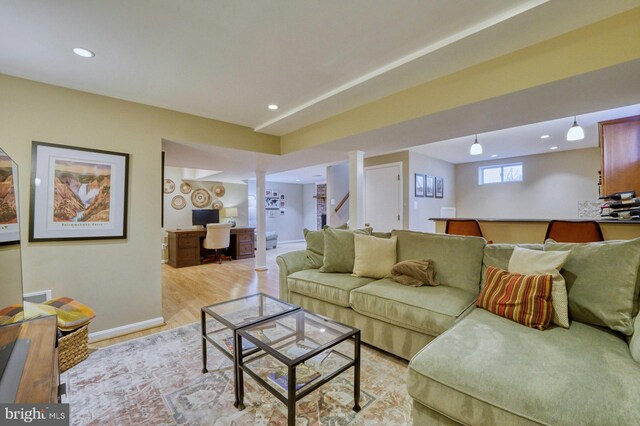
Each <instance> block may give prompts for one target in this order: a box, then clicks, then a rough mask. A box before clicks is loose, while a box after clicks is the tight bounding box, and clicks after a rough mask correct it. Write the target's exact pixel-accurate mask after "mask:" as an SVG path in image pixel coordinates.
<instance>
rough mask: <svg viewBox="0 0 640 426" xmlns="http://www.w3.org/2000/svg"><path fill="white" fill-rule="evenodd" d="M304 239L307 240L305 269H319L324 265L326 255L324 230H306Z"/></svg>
mask: <svg viewBox="0 0 640 426" xmlns="http://www.w3.org/2000/svg"><path fill="white" fill-rule="evenodd" d="M304 239H305V240H307V257H306V259H305V261H304V269H318V268H320V267H322V258H323V257H324V232H323V231H310V230H308V229H305V230H304Z"/></svg>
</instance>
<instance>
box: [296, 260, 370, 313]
mask: <svg viewBox="0 0 640 426" xmlns="http://www.w3.org/2000/svg"><path fill="white" fill-rule="evenodd" d="M372 281H373V278H360V277H353V276H351V275H349V274H339V273H326V272H320V271H318V270H317V269H306V270H304V271H298V272H295V273H293V274H291V275H289V277H288V278H287V283H288V284H289V291H292V292H294V293H299V294H302V295H304V296H309V297H313V298H315V299H320V300H324V301H325V302H330V303H334V304H336V305H339V306H344V307H347V308H348V307H349V292H350V291H351V290H353V289H355V288H358V287H362V286H363V285H366V284H369V283H370V282H372Z"/></svg>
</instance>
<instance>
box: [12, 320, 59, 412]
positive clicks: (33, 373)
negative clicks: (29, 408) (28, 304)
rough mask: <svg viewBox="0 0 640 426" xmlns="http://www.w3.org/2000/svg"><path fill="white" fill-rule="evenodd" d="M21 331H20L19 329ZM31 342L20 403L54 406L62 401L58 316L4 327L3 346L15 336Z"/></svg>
mask: <svg viewBox="0 0 640 426" xmlns="http://www.w3.org/2000/svg"><path fill="white" fill-rule="evenodd" d="M16 329H18V330H16ZM16 331H17V334H18V336H17V337H18V339H28V340H30V341H31V345H30V347H29V354H28V355H27V360H26V363H25V365H24V370H23V371H22V377H21V378H20V384H19V386H18V392H17V394H16V399H15V403H16V404H50V403H56V402H59V396H60V395H59V393H60V373H59V370H58V334H57V333H58V327H57V320H56V316H55V315H51V316H47V317H43V318H36V319H32V320H27V321H23V322H20V323H16V324H12V325H8V326H6V327H3V328H2V329H1V332H0V346H2V345H3V344H5V343H7V342H5V341H4V338H5V337H7V338H8V337H10V336H11V335H15V333H16Z"/></svg>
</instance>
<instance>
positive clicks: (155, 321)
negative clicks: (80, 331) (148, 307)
mask: <svg viewBox="0 0 640 426" xmlns="http://www.w3.org/2000/svg"><path fill="white" fill-rule="evenodd" d="M164 324H165V322H164V318H163V317H158V318H151V319H148V320H146V321H140V322H134V323H133V324H127V325H121V326H120V327H115V328H109V329H107V330H102V331H96V332H94V333H89V343H93V342H97V341H100V340H105V339H111V338H112V337H118V336H122V335H125V334H129V333H135V332H136V331H142V330H146V329H147V328H152V327H158V326H160V325H164Z"/></svg>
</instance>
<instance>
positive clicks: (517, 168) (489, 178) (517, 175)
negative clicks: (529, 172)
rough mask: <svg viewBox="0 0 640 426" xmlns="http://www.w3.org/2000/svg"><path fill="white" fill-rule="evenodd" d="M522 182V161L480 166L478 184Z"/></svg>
mask: <svg viewBox="0 0 640 426" xmlns="http://www.w3.org/2000/svg"><path fill="white" fill-rule="evenodd" d="M503 182H522V163H513V164H499V165H495V166H485V167H478V184H480V185H486V184H489V183H503Z"/></svg>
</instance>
